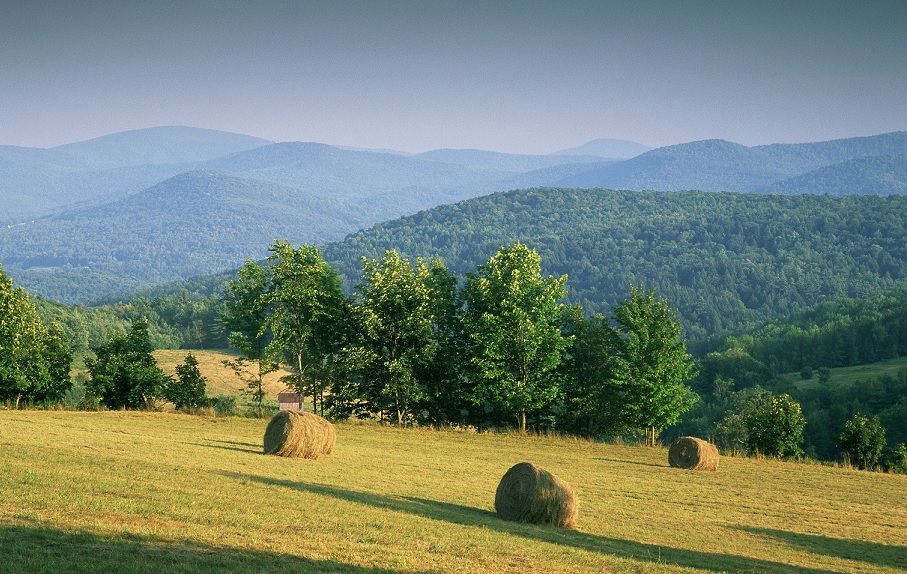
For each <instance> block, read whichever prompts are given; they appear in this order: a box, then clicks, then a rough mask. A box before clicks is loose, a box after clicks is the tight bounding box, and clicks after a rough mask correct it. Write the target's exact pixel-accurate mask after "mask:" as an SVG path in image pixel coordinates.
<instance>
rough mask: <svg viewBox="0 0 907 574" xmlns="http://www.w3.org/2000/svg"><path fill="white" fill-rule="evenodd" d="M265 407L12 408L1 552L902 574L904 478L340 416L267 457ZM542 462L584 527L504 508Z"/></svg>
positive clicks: (230, 562)
mask: <svg viewBox="0 0 907 574" xmlns="http://www.w3.org/2000/svg"><path fill="white" fill-rule="evenodd" d="M266 425H267V421H266V420H263V419H253V418H243V417H227V418H213V417H198V416H190V415H182V414H174V413H143V412H125V411H120V412H97V413H86V412H71V411H0V551H2V554H3V558H2V567H0V570H2V571H3V572H8V573H20V572H21V573H25V572H28V573H33V572H60V571H66V572H126V573H129V572H159V571H167V572H187V573H188V572H194V573H195V572H226V571H229V572H293V573H297V572H350V573H360V572H361V573H364V572H373V573H374V572H378V573H391V572H412V573H423V572H514V573H516V572H519V573H524V572H564V573H566V572H571V573H576V572H716V571H717V572H723V571H728V572H782V573H784V572H790V573H793V572H797V573H804V574H819V573H828V572H898V571H904V569H907V546H905V540H904V532H907V507H905V505H904V504H903V492H904V490H905V487H907V477H904V476H898V475H886V474H879V473H869V472H861V471H855V470H848V469H842V468H835V467H829V466H819V465H805V464H795V463H786V462H778V461H772V460H758V459H749V458H728V457H725V458H723V459H722V462H721V467H720V469H719V471H718V472H714V473H701V472H691V471H685V470H681V469H677V468H671V467H670V466H669V465H668V453H667V450H666V449H664V448H645V447H639V446H628V445H612V444H601V443H594V442H587V441H576V440H572V439H563V438H550V437H532V436H528V437H521V436H518V435H512V434H476V433H471V432H465V431H464V432H460V431H453V430H448V431H432V430H421V429H419V430H413V429H402V430H401V429H397V428H392V427H386V426H379V425H373V424H358V423H341V424H338V425H337V445H336V448H335V450H334V452H333V454H331V455H329V456H324V457H321V458H319V459H318V460H317V461H305V460H299V459H287V458H282V457H274V456H266V455H263V454H261V452H262V437H263V433H264V429H265V427H266ZM521 461H530V462H533V463H535V464H538V465H539V466H542V467H543V468H546V469H548V470H550V471H551V472H553V473H554V474H556V475H558V476H559V477H561V478H562V479H563V480H565V481H566V482H568V483H569V484H570V485H572V486H573V488H574V489H575V490H576V494H577V497H578V501H579V516H578V519H577V530H562V529H557V528H553V527H550V526H536V525H528V524H519V523H512V522H507V521H504V520H501V519H499V518H498V517H497V516H496V515H495V514H494V510H493V505H494V494H495V488H496V486H497V484H498V482H499V481H500V479H501V477H502V476H503V474H504V473H505V472H506V471H507V469H508V468H510V467H511V466H512V465H513V464H515V463H517V462H521Z"/></svg>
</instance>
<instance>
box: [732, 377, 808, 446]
mask: <svg viewBox="0 0 907 574" xmlns="http://www.w3.org/2000/svg"><path fill="white" fill-rule="evenodd" d="M747 411H748V412H747V414H746V418H745V421H744V422H745V425H746V431H747V438H746V445H747V448H748V449H749V450H750V452H753V453H759V454H763V455H765V456H771V457H779V458H790V457H797V456H801V455H802V454H803V449H802V444H803V428H804V427H805V426H806V419H805V418H804V417H803V413H802V412H801V410H800V404H799V403H798V402H796V401H795V400H793V399H792V398H791V397H790V396H789V395H786V394H785V395H781V396H774V395H772V394H771V393H769V392H767V391H766V392H762V393H759V394H757V395H755V396H753V397H752V398H751V399H750V402H749V404H748V405H747Z"/></svg>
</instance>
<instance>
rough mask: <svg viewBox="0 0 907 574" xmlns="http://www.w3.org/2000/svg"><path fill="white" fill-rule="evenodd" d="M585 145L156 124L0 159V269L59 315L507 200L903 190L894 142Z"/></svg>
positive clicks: (904, 174) (9, 149) (902, 153)
mask: <svg viewBox="0 0 907 574" xmlns="http://www.w3.org/2000/svg"><path fill="white" fill-rule="evenodd" d="M593 143H594V142H589V144H586V145H584V146H579V147H578V148H573V150H572V151H571V150H565V152H570V153H562V154H549V155H520V154H507V153H499V152H493V151H485V150H469V149H466V150H455V149H441V150H433V151H429V152H424V153H420V154H402V153H398V152H387V151H378V150H362V149H349V148H342V147H336V146H330V145H326V144H321V143H315V142H277V143H275V142H269V141H267V140H263V139H260V138H253V137H249V136H243V135H239V134H231V133H227V132H218V131H215V130H201V129H196V128H184V127H161V128H149V129H146V130H133V131H130V132H123V133H121V134H113V135H110V136H104V137H101V138H96V139H94V140H89V141H87V142H79V143H75V144H67V145H64V146H58V147H56V148H51V149H34V148H22V147H15V146H0V263H2V264H3V265H4V268H5V269H6V270H7V271H8V272H9V273H10V274H11V275H12V276H13V277H14V278H15V279H16V280H17V281H18V282H20V283H21V284H22V285H25V286H26V287H28V288H30V289H32V290H34V291H35V292H37V293H43V294H46V295H48V296H53V297H55V298H60V299H62V300H64V301H68V302H73V301H79V300H84V299H83V298H84V296H85V293H91V294H92V296H95V297H97V296H101V295H103V294H105V293H110V292H115V291H118V290H119V287H120V285H119V284H121V285H122V286H126V285H128V286H129V288H130V289H131V288H133V287H135V286H136V285H150V284H154V283H157V282H161V281H169V280H173V279H177V278H180V277H188V276H190V275H196V274H201V273H211V272H215V271H220V270H222V269H223V268H224V267H232V266H237V265H239V264H241V263H242V261H243V260H244V259H245V258H246V257H250V256H251V257H255V256H258V255H259V254H260V253H261V252H262V251H263V250H264V249H266V248H267V244H268V243H269V242H270V241H271V240H273V239H275V238H286V239H289V240H291V241H293V242H294V243H297V244H299V243H316V244H323V243H325V242H329V241H336V240H338V239H341V238H343V237H344V236H346V235H347V234H351V233H355V232H357V231H359V230H362V229H368V228H370V227H371V226H374V225H375V224H378V223H380V222H383V221H388V220H393V219H396V218H399V217H401V216H407V215H411V214H415V213H417V212H419V211H421V210H427V209H430V208H433V207H435V206H438V205H445V204H452V203H456V202H459V201H463V200H467V199H471V198H476V197H480V196H485V195H488V194H492V193H495V192H500V191H508V190H514V189H526V188H534V187H548V186H559V187H583V188H585V187H605V188H624V189H631V190H632V189H636V190H645V189H655V190H667V191H675V190H683V189H701V190H706V191H719V190H731V191H742V192H751V193H779V194H788V195H797V194H802V193H817V194H828V195H892V194H894V195H897V194H902V193H905V192H907V132H893V133H889V134H882V135H878V136H869V137H861V138H850V139H845V140H835V141H829V142H818V143H810V144H774V145H769V146H756V147H747V146H742V145H739V144H735V143H732V142H727V141H723V140H705V141H701V142H691V143H688V144H680V145H675V146H668V147H664V148H659V149H655V150H650V151H647V152H645V153H643V154H641V155H638V156H636V157H633V158H631V159H627V160H623V161H615V160H608V159H605V158H603V157H601V156H596V155H594V153H591V154H590V155H575V154H576V153H580V152H581V151H583V150H585V151H586V152H594V151H595V149H593V148H595V146H593V145H592V144H593ZM597 149H601V148H600V147H599V148H597ZM205 194H207V195H205ZM190 214H191V215H192V217H189V215H190ZM83 279H84V281H83ZM79 284H81V285H82V286H81V287H78V285H79ZM52 285H56V286H57V287H51V286H52ZM60 285H68V286H67V287H66V288H58V287H59V286H60ZM72 286H76V287H72Z"/></svg>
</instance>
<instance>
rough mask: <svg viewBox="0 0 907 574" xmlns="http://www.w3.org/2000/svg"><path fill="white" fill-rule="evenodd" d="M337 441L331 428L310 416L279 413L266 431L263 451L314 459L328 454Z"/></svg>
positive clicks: (285, 412) (327, 423)
mask: <svg viewBox="0 0 907 574" xmlns="http://www.w3.org/2000/svg"><path fill="white" fill-rule="evenodd" d="M336 442H337V433H336V432H335V431H334V425H332V424H331V423H329V422H328V421H326V420H325V419H323V418H321V417H319V416H318V415H313V414H312V413H306V412H300V411H280V412H279V413H277V414H276V415H274V416H273V417H272V418H271V421H270V422H269V423H268V428H267V429H265V438H264V452H265V454H274V455H277V456H286V457H293V458H309V459H312V460H316V459H317V458H318V457H319V456H320V455H322V454H331V452H332V451H333V450H334V444H335V443H336Z"/></svg>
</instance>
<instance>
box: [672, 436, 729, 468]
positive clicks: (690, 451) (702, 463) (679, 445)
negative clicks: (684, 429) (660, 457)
mask: <svg viewBox="0 0 907 574" xmlns="http://www.w3.org/2000/svg"><path fill="white" fill-rule="evenodd" d="M719 458H720V457H719V454H718V447H716V446H715V445H713V444H711V443H709V442H706V441H704V440H702V439H699V438H696V437H693V436H682V437H680V438H679V439H677V440H675V441H674V443H673V444H671V448H670V449H668V464H670V465H671V466H673V467H675V468H685V469H687V470H709V471H716V470H718V459H719Z"/></svg>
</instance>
